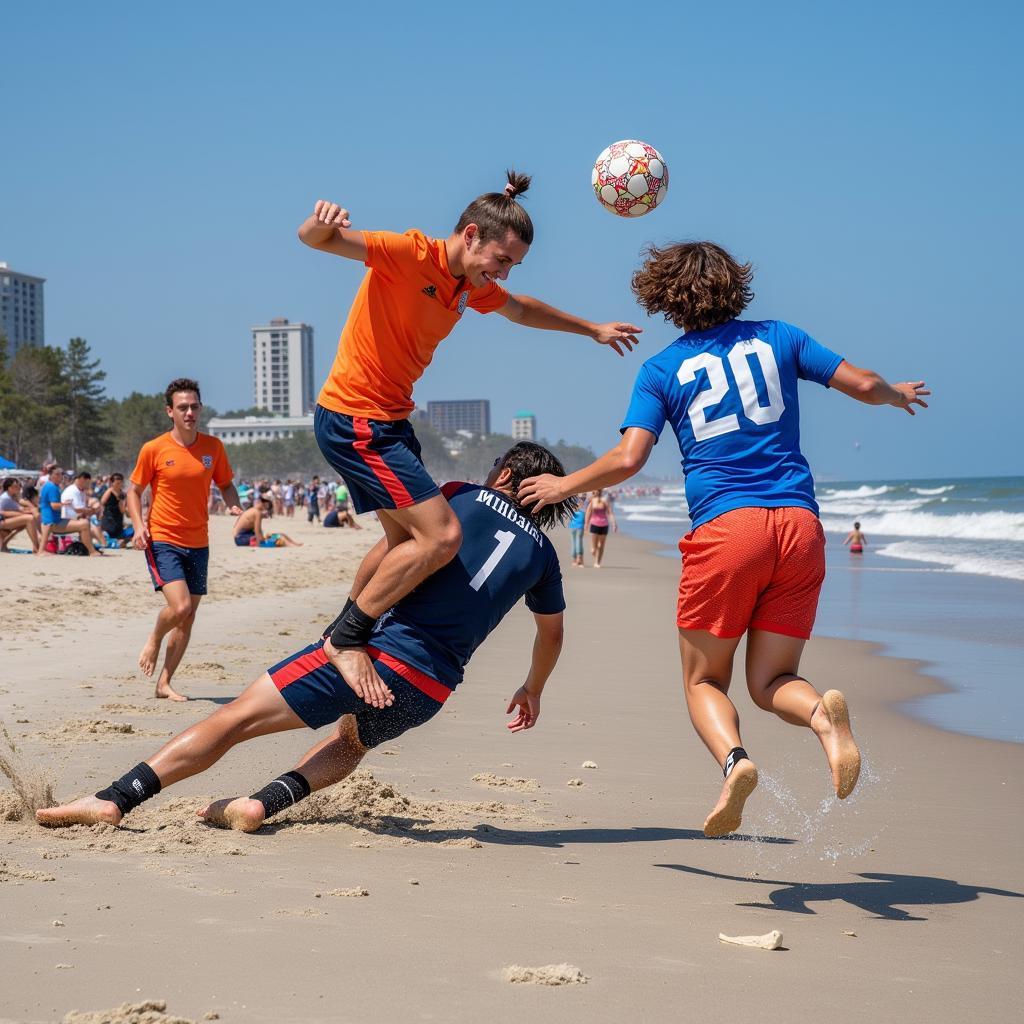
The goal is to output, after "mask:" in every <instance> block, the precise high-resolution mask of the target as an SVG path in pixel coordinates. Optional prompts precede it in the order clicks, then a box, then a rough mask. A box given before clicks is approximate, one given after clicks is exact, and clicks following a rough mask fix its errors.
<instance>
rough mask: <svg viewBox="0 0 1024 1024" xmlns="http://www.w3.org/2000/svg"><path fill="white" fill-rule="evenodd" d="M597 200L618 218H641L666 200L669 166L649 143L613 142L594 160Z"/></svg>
mask: <svg viewBox="0 0 1024 1024" xmlns="http://www.w3.org/2000/svg"><path fill="white" fill-rule="evenodd" d="M590 180H591V183H592V184H593V186H594V195H596V196H597V201H598V202H599V203H600V204H601V205H602V206H603V207H604V208H605V209H606V210H607V211H608V212H609V213H614V214H615V215H616V216H618V217H642V216H643V215H644V214H645V213H650V212H651V210H653V209H654V208H655V207H656V206H660V205H661V204H662V203H663V202H664V201H665V196H666V195H667V194H668V167H667V166H666V164H665V161H664V159H663V158H662V155H661V154H660V153H659V152H658V151H657V150H656V149H655V148H654V147H653V146H648V145H647V143H646V142H638V141H637V140H635V139H624V140H623V141H622V142H613V143H612V144H611V145H610V146H609V147H608V148H607V149H604V150H602V151H601V155H600V156H599V157H598V158H597V160H596V162H595V163H594V173H593V175H592V176H591V179H590Z"/></svg>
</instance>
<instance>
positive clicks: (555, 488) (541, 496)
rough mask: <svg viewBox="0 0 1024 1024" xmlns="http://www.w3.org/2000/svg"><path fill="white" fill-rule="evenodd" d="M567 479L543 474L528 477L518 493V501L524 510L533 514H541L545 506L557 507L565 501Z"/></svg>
mask: <svg viewBox="0 0 1024 1024" xmlns="http://www.w3.org/2000/svg"><path fill="white" fill-rule="evenodd" d="M564 484H565V478H564V477H560V476H553V475H552V474H551V473H542V474H541V475H540V476H531V477H527V478H526V479H525V480H524V481H523V482H522V483H521V484H520V485H519V489H518V491H517V492H516V500H517V501H518V502H519V504H520V505H522V506H523V508H527V509H529V510H530V511H531V512H533V513H537V512H539V511H540V510H541V509H542V508H544V506H545V505H557V504H558V503H559V502H560V501H565V499H566V498H567V497H568V495H567V494H566V493H565V487H564Z"/></svg>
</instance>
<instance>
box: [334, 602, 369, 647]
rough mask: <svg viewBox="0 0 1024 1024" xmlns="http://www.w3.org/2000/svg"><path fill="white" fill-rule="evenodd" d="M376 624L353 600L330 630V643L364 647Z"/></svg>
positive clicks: (336, 645)
mask: <svg viewBox="0 0 1024 1024" xmlns="http://www.w3.org/2000/svg"><path fill="white" fill-rule="evenodd" d="M376 625H377V620H376V619H371V618H370V616H369V615H367V614H366V612H364V611H363V610H362V609H361V608H360V607H359V605H358V604H356V603H355V601H353V602H352V604H351V606H350V607H349V609H348V611H347V612H345V614H344V615H342V617H341V621H340V622H339V623H338V625H337V626H335V627H334V629H333V630H331V643H332V644H334V646H335V647H365V646H366V645H367V644H368V643H369V642H370V634H371V633H372V632H373V627H374V626H376Z"/></svg>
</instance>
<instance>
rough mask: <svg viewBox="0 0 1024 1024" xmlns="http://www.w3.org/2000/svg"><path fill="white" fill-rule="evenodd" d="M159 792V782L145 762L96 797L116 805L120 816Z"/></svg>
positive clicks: (102, 790)
mask: <svg viewBox="0 0 1024 1024" xmlns="http://www.w3.org/2000/svg"><path fill="white" fill-rule="evenodd" d="M159 792H160V780H159V778H157V774H156V772H155V771H153V769H152V768H150V767H149V765H148V764H146V762H145V761H142V762H140V763H139V764H137V765H136V766H135V767H134V768H133V769H132V770H131V771H130V772H128V774H127V775H122V776H121V778H119V779H117V780H116V781H115V782H112V783H111V784H110V786H109V787H108V788H107V789H101V790H100V791H99V792H98V793H97V794H96V797H97V799H99V800H110V801H111V802H112V803H115V804H117V808H118V810H119V811H120V812H121V813H122V814H127V813H128V812H129V811H131V810H134V809H135V808H136V807H138V806H139V804H141V803H142V801H143V800H148V799H149V798H150V797H151V796H156V795H157V793H159Z"/></svg>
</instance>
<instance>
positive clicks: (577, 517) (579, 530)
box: [569, 504, 587, 569]
mask: <svg viewBox="0 0 1024 1024" xmlns="http://www.w3.org/2000/svg"><path fill="white" fill-rule="evenodd" d="M586 521H587V513H586V509H585V508H584V507H583V505H582V504H581V505H579V506H578V507H577V509H576V511H575V512H573V514H572V519H570V520H569V534H570V536H571V537H572V564H573V565H574V566H575V567H576V568H577V569H581V568H583V531H584V528H585V527H586Z"/></svg>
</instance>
